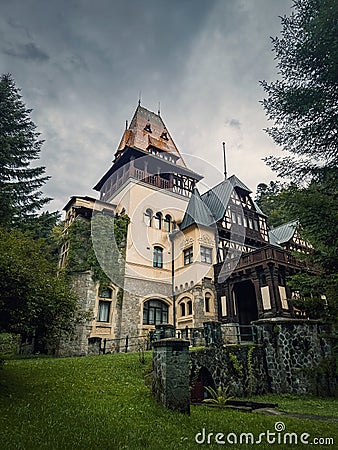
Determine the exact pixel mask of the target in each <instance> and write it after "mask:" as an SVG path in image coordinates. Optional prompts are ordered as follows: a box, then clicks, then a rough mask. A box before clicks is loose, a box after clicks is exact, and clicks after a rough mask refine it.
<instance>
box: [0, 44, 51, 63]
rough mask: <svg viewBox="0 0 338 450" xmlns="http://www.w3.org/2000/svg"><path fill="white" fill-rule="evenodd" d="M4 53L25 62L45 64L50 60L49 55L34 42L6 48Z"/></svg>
mask: <svg viewBox="0 0 338 450" xmlns="http://www.w3.org/2000/svg"><path fill="white" fill-rule="evenodd" d="M3 52H4V53H5V54H6V55H9V56H14V57H16V58H21V59H25V60H31V61H38V62H44V61H48V60H49V56H48V55H47V53H45V52H44V51H42V50H41V49H40V48H38V47H37V46H36V45H35V44H34V42H29V43H27V44H23V45H18V46H16V47H14V46H9V45H8V46H4V47H3Z"/></svg>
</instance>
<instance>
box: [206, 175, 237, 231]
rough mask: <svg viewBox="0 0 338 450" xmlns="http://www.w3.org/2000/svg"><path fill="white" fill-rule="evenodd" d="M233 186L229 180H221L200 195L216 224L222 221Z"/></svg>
mask: <svg viewBox="0 0 338 450" xmlns="http://www.w3.org/2000/svg"><path fill="white" fill-rule="evenodd" d="M232 191H233V185H232V184H231V183H230V181H229V180H223V181H222V182H221V183H219V184H217V185H216V186H214V187H213V188H211V189H209V191H207V192H205V193H204V194H203V195H202V197H201V198H202V200H203V202H204V204H205V206H206V207H207V208H208V209H209V210H210V211H211V213H212V215H213V216H214V219H215V221H216V222H218V221H219V220H221V219H222V217H223V216H224V213H225V210H226V208H227V206H228V203H229V200H230V195H231V192H232Z"/></svg>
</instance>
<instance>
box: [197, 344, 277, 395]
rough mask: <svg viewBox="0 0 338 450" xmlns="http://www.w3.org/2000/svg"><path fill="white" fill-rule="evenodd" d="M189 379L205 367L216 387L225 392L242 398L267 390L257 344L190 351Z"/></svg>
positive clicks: (260, 349)
mask: <svg viewBox="0 0 338 450" xmlns="http://www.w3.org/2000/svg"><path fill="white" fill-rule="evenodd" d="M190 360H191V379H192V380H194V379H197V377H198V373H199V371H200V370H201V369H202V368H205V369H207V370H208V371H209V372H210V374H211V376H212V379H213V381H214V383H215V386H216V387H221V388H222V389H225V388H228V394H229V395H232V396H236V397H244V396H249V395H254V394H265V393H267V392H269V391H270V384H269V379H268V376H267V370H266V365H265V355H264V349H263V347H262V346H260V345H228V346H226V347H220V348H205V349H198V350H194V349H192V350H191V351H190Z"/></svg>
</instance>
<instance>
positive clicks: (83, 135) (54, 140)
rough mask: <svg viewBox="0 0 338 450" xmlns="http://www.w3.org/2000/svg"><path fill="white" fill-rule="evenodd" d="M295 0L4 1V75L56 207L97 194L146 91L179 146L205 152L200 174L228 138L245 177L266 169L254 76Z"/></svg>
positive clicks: (263, 67)
mask: <svg viewBox="0 0 338 450" xmlns="http://www.w3.org/2000/svg"><path fill="white" fill-rule="evenodd" d="M289 4H290V0H284V1H282V2H281V1H280V0H255V1H254V2H253V1H252V0H233V1H231V2H230V1H224V0H208V1H207V0H185V1H181V0H172V1H170V2H169V1H167V0H147V1H145V2H141V1H138V0H128V1H125V0H98V1H96V2H94V1H92V0H67V1H66V0H59V1H58V2H46V1H45V0H25V1H22V0H11V1H10V0H2V1H1V14H0V42H2V47H1V46H0V68H1V72H11V73H12V74H13V76H14V79H15V80H16V83H17V85H18V87H20V88H21V89H22V95H23V98H24V101H25V103H26V105H27V107H28V108H33V113H32V114H33V120H34V121H35V122H36V124H37V126H38V130H39V131H40V132H41V133H42V136H41V137H42V138H43V139H45V144H44V146H43V150H42V153H41V163H42V164H44V165H45V166H46V167H47V173H48V174H49V175H52V179H51V180H50V181H49V182H48V183H47V185H46V188H45V190H46V193H47V194H48V195H49V196H51V197H54V198H55V199H56V200H55V202H54V203H53V205H54V206H55V208H58V209H60V208H62V206H63V204H65V203H66V202H67V199H68V197H69V196H70V195H74V194H89V195H95V193H94V192H93V191H91V187H92V186H93V185H95V184H96V182H97V181H98V179H99V178H100V177H101V176H102V175H103V173H104V172H105V171H106V170H107V168H108V166H109V165H110V163H111V161H112V159H113V156H114V153H115V150H116V147H117V145H118V143H119V140H120V138H121V135H122V133H123V128H124V123H125V120H126V119H128V120H129V119H130V118H131V116H132V114H133V112H134V109H135V107H136V105H137V100H138V96H139V92H140V91H142V104H144V106H145V107H147V108H149V109H152V110H154V111H157V106H158V102H159V101H161V112H162V116H163V118H164V120H165V122H166V124H167V126H168V127H169V129H170V131H171V134H172V135H173V138H174V140H175V141H176V143H177V144H178V146H179V148H180V150H181V151H182V152H187V153H191V154H194V155H196V157H197V158H200V163H197V162H196V161H197V160H195V162H194V164H195V167H192V168H193V169H195V170H196V171H200V172H203V171H204V167H203V158H205V154H206V153H205V152H206V151H207V152H208V159H209V161H211V162H214V165H215V167H218V166H219V164H218V162H219V160H220V159H221V151H219V149H221V147H220V143H221V142H222V141H223V140H226V141H227V143H229V145H228V147H229V165H230V166H231V167H233V168H234V169H233V170H234V171H235V172H236V173H237V174H238V175H239V176H242V178H243V181H245V182H247V183H248V184H249V185H250V183H253V182H255V180H256V178H257V179H258V178H259V177H260V178H262V179H263V180H264V179H266V177H267V176H270V175H268V174H267V169H265V166H264V164H263V163H262V162H261V157H262V156H264V153H263V152H265V154H267V152H268V154H269V153H270V148H271V147H272V144H271V142H269V141H268V138H264V137H262V135H263V132H261V129H262V128H264V127H265V126H266V122H265V118H264V113H263V112H262V110H261V107H260V106H259V104H258V101H259V99H260V98H261V96H262V95H263V93H262V92H261V91H260V87H259V84H258V80H259V79H263V78H267V79H269V77H270V78H271V76H273V75H274V64H275V62H274V61H273V55H272V53H271V43H270V40H269V36H270V35H274V34H276V33H277V32H278V30H279V28H280V24H279V19H278V16H279V15H283V14H284V13H286V12H288V9H289ZM264 139H265V140H264ZM206 149H207V150H206ZM232 149H236V152H235V151H232ZM258 150H259V151H260V153H259V151H258ZM248 155H249V156H248ZM248 157H250V158H251V160H250V161H248V163H249V166H250V171H249V172H248V176H249V177H251V178H250V179H249V180H248V179H247V178H246V173H245V168H244V169H243V167H242V166H243V164H242V161H243V160H244V159H247V158H248ZM236 158H239V159H238V160H237V159H236ZM255 161H258V162H255ZM198 164H200V167H199V166H198ZM255 164H256V166H257V170H252V168H253V166H254V165H255ZM216 170H217V169H216ZM241 170H242V172H241ZM243 170H244V171H243ZM264 170H266V172H265V174H264V173H263V172H264ZM262 173H263V175H262ZM206 175H208V174H206ZM243 175H244V176H243ZM255 177H256V178H255ZM210 179H211V180H212V181H213V182H214V181H215V177H214V176H213V175H211V176H210Z"/></svg>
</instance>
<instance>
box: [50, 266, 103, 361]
mask: <svg viewBox="0 0 338 450" xmlns="http://www.w3.org/2000/svg"><path fill="white" fill-rule="evenodd" d="M72 287H73V289H74V291H75V292H76V293H77V295H78V297H79V306H80V308H81V309H82V310H83V311H87V312H89V313H90V312H92V311H93V310H94V306H95V301H96V290H97V286H96V284H95V283H94V282H93V279H92V272H91V271H87V272H78V273H76V274H73V276H72ZM90 332H91V320H89V321H85V322H83V323H80V324H78V325H76V328H75V330H74V333H73V334H72V335H69V336H62V338H61V339H60V342H59V345H58V348H57V352H56V354H57V356H84V355H87V354H88V339H89V336H90Z"/></svg>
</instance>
